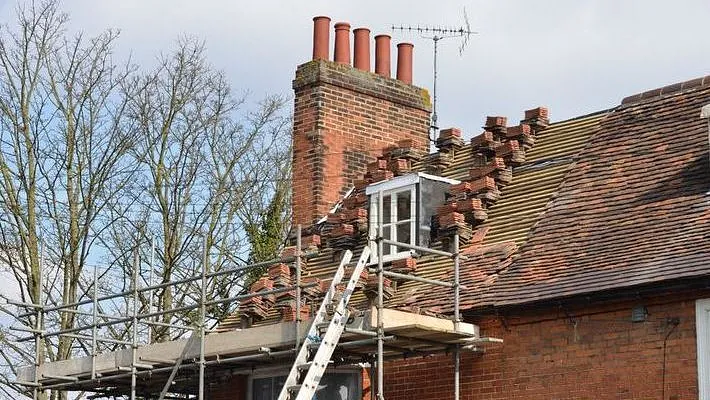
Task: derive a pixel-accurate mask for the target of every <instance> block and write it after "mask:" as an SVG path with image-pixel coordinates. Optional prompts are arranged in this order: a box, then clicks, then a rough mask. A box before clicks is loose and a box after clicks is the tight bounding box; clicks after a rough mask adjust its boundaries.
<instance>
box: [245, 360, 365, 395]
mask: <svg viewBox="0 0 710 400" xmlns="http://www.w3.org/2000/svg"><path fill="white" fill-rule="evenodd" d="M288 373H289V370H288V369H284V368H282V367H278V368H266V369H263V370H256V371H254V372H253V373H251V374H249V379H248V380H247V400H252V399H253V398H254V379H264V378H276V377H279V376H283V377H285V376H287V375H288ZM325 373H326V374H353V375H357V376H358V378H357V382H358V391H359V394H360V396H359V397H362V392H363V383H364V382H363V381H362V369H361V368H358V367H341V368H329V369H326V371H325ZM355 397H358V396H355Z"/></svg>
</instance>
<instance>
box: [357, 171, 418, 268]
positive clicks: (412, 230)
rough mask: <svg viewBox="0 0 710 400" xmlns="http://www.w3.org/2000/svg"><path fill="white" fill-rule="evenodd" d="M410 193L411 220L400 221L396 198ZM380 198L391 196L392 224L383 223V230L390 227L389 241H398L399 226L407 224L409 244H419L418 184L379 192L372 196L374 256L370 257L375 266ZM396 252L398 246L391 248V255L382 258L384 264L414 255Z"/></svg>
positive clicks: (371, 219)
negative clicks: (401, 194)
mask: <svg viewBox="0 0 710 400" xmlns="http://www.w3.org/2000/svg"><path fill="white" fill-rule="evenodd" d="M406 192H409V218H407V219H403V220H401V221H398V220H397V218H398V215H397V201H396V196H397V194H399V193H406ZM380 196H381V197H382V198H384V197H385V196H390V222H388V223H383V224H382V225H383V228H384V227H390V237H389V238H387V239H390V240H394V241H398V240H397V225H402V224H405V223H408V224H409V243H408V244H412V245H416V244H417V207H418V204H417V184H416V183H407V184H405V185H402V186H395V187H391V188H388V189H386V190H382V189H381V190H379V191H377V192H375V193H372V194H370V211H369V215H370V227H369V231H370V235H369V238H370V249H371V250H372V253H371V254H372V255H371V256H370V264H374V263H376V262H377V260H378V258H377V257H378V251H377V250H378V249H377V242H376V241H375V239H376V238H377V234H378V232H379V221H380V214H379V212H380V210H379V204H380ZM383 246H389V245H387V244H384V245H383ZM395 251H396V246H391V247H390V254H387V255H385V256H384V257H382V262H390V261H394V260H399V259H402V258H407V257H410V256H411V255H412V252H413V251H412V250H405V251H400V252H395Z"/></svg>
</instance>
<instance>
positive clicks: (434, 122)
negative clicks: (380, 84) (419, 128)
mask: <svg viewBox="0 0 710 400" xmlns="http://www.w3.org/2000/svg"><path fill="white" fill-rule="evenodd" d="M463 19H464V25H461V26H453V27H452V26H440V25H436V26H432V25H417V26H414V25H392V31H393V32H403V33H412V34H419V35H421V37H422V38H424V39H429V40H431V41H432V42H433V43H434V84H433V93H432V94H433V101H432V112H431V125H430V129H429V140H430V141H432V142H434V141H436V133H437V132H438V131H439V126H438V115H437V113H436V100H437V97H436V81H437V79H438V54H439V41H441V40H444V39H452V38H460V39H461V43H460V44H459V48H458V50H459V56H460V55H463V52H464V50H465V49H466V46H467V45H468V42H469V40H470V39H471V36H472V35H476V34H478V32H475V31H472V30H471V25H470V24H469V22H468V15H467V14H466V9H465V8H464V10H463Z"/></svg>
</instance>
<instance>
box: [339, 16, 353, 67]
mask: <svg viewBox="0 0 710 400" xmlns="http://www.w3.org/2000/svg"><path fill="white" fill-rule="evenodd" d="M335 62H336V63H338V64H347V65H350V24H349V23H347V22H338V23H337V24H335Z"/></svg>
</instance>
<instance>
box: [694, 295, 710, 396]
mask: <svg viewBox="0 0 710 400" xmlns="http://www.w3.org/2000/svg"><path fill="white" fill-rule="evenodd" d="M695 329H696V342H697V360H698V399H699V400H710V299H701V300H696V301H695Z"/></svg>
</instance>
